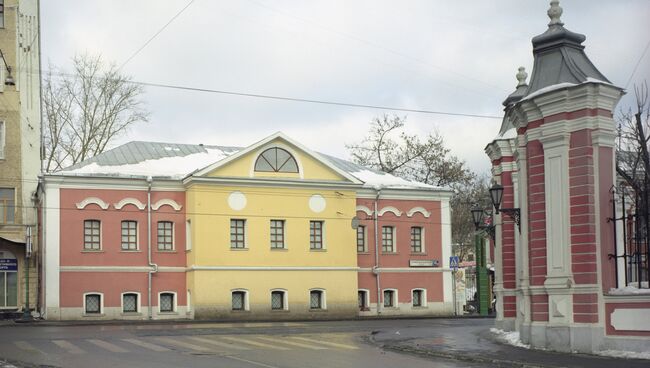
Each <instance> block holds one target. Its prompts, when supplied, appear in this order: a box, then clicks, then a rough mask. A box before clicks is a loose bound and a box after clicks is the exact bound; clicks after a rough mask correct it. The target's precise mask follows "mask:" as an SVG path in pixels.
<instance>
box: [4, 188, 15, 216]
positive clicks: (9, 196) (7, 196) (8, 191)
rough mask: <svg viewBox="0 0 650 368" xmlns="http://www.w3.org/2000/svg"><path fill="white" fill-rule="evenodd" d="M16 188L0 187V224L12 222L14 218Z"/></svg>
mask: <svg viewBox="0 0 650 368" xmlns="http://www.w3.org/2000/svg"><path fill="white" fill-rule="evenodd" d="M15 196H16V190H15V189H14V188H0V224H13V223H14V221H15V220H16V218H15V213H16V202H15V200H16V197H15Z"/></svg>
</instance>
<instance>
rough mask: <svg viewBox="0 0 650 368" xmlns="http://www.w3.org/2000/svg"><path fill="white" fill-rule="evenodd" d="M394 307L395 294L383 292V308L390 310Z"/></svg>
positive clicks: (389, 291) (387, 291) (388, 291)
mask: <svg viewBox="0 0 650 368" xmlns="http://www.w3.org/2000/svg"><path fill="white" fill-rule="evenodd" d="M394 306H395V292H394V291H393V290H384V307H387V308H392V307H394Z"/></svg>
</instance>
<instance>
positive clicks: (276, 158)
mask: <svg viewBox="0 0 650 368" xmlns="http://www.w3.org/2000/svg"><path fill="white" fill-rule="evenodd" d="M255 171H262V172H283V173H297V172H298V163H297V162H296V159H295V158H293V156H291V154H290V153H289V152H287V151H286V150H284V149H282V148H278V147H272V148H269V149H267V150H266V151H264V152H262V154H261V155H259V156H258V157H257V161H255Z"/></svg>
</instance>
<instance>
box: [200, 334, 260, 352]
mask: <svg viewBox="0 0 650 368" xmlns="http://www.w3.org/2000/svg"><path fill="white" fill-rule="evenodd" d="M189 338H190V339H192V340H196V341H200V342H204V343H207V344H212V345H216V346H220V347H222V348H227V349H235V350H250V349H249V348H247V347H245V346H239V345H235V344H232V343H227V342H221V341H217V340H212V339H207V338H205V337H196V336H190V337H189Z"/></svg>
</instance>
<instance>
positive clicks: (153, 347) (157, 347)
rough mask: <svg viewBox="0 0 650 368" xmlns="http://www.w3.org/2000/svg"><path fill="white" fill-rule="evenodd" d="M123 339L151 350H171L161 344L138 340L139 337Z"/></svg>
mask: <svg viewBox="0 0 650 368" xmlns="http://www.w3.org/2000/svg"><path fill="white" fill-rule="evenodd" d="M122 341H126V342H129V343H131V344H133V345H138V346H140V347H143V348H146V349H149V350H153V351H158V352H162V351H169V349H167V348H164V347H162V346H160V345H156V344H151V343H148V342H145V341H141V340H138V339H122Z"/></svg>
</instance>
